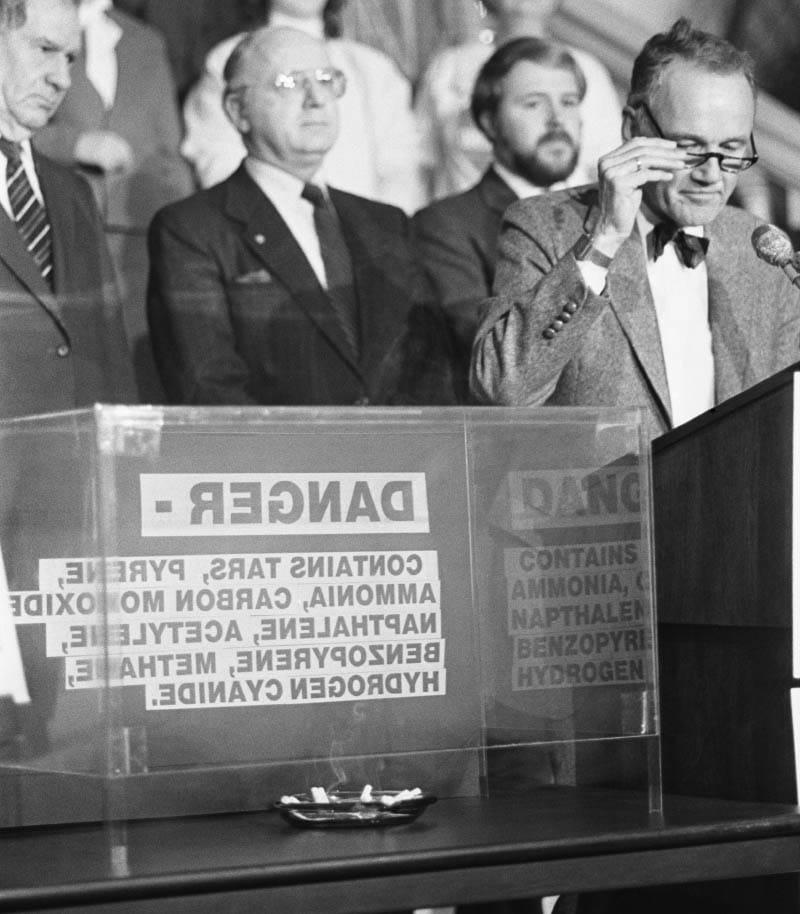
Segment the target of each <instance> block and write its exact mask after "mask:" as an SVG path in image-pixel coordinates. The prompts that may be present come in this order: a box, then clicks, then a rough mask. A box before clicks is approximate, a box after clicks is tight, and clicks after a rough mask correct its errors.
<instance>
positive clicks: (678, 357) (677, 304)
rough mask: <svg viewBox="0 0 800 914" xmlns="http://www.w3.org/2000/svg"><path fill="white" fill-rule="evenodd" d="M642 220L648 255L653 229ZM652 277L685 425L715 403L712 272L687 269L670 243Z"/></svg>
mask: <svg viewBox="0 0 800 914" xmlns="http://www.w3.org/2000/svg"><path fill="white" fill-rule="evenodd" d="M637 218H638V224H639V231H640V233H641V235H642V239H643V241H642V243H643V244H644V245H645V254H647V236H648V235H649V234H650V232H651V231H652V230H653V225H652V223H651V222H649V221H648V219H647V218H646V217H645V216H644V214H642V213H639V216H638V217H637ZM684 231H685V232H686V233H687V234H689V235H700V236H702V235H703V228H702V226H685V227H684ZM647 278H648V279H649V280H650V291H651V292H652V294H653V302H654V304H655V306H656V317H657V318H658V331H659V333H660V334H661V349H662V351H663V353H664V366H665V368H666V370H667V385H668V387H669V398H670V402H671V404H672V424H673V425H681V424H682V423H684V422H688V421H689V419H693V418H694V417H695V416H699V415H700V413H704V412H705V411H706V410H707V409H711V407H712V406H713V405H714V354H713V352H712V349H711V325H710V323H709V320H708V269H707V267H706V263H705V260H704V261H702V262H701V263H700V264H698V266H696V267H694V268H691V267H687V266H685V265H684V263H683V262H682V261H681V259H680V258H679V256H678V252H677V250H676V248H675V245H674V244H672V243H670V244H668V245H666V247H665V248H664V253H663V254H662V255H661V256H660V257H659V258H658V260H652V259H650V258H649V257H648V260H647Z"/></svg>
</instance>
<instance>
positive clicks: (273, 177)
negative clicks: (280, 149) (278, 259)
mask: <svg viewBox="0 0 800 914" xmlns="http://www.w3.org/2000/svg"><path fill="white" fill-rule="evenodd" d="M245 168H246V169H247V173H248V174H249V175H250V177H251V178H252V179H253V180H254V181H255V182H256V184H258V186H259V187H260V188H261V190H262V191H263V193H264V194H265V195H266V196H267V197H269V199H270V201H271V202H272V203H273V204H274V206H275V209H277V210H278V212H279V213H280V216H281V218H282V219H283V221H284V222H285V223H286V224H287V225H288V226H289V230H290V231H291V233H292V235H294V239H295V241H296V242H297V243H298V244H299V245H300V248H301V249H302V251H303V253H304V254H305V255H306V260H308V262H309V263H310V264H311V269H312V270H313V271H314V273H315V274H316V277H317V279H318V280H319V281H320V284H321V285H322V287H323V288H324V289H327V287H328V281H327V277H326V276H325V264H324V262H323V260H322V252H321V251H320V246H319V238H318V237H317V230H316V228H315V226H314V206H313V204H312V203H310V202H309V201H308V200H305V199H304V198H303V197H302V196H301V194H302V192H303V188H304V187H305V182H304V181H301V180H300V179H299V178H296V177H295V176H294V175H290V174H289V172H288V171H284V170H283V169H282V168H277V167H276V166H275V165H270V164H269V163H268V162H262V161H261V160H260V159H254V158H253V157H252V156H248V157H247V158H246V159H245ZM314 183H315V184H316V185H317V186H318V187H319V188H320V189H321V190H322V191H323V193H325V194H326V195H327V188H326V187H325V185H324V184H323V183H322V181H321V180H320V179H319V178H315V179H314Z"/></svg>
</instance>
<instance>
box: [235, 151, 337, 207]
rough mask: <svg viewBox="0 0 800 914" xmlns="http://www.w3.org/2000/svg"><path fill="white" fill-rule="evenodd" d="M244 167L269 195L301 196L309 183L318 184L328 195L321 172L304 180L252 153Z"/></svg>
mask: <svg viewBox="0 0 800 914" xmlns="http://www.w3.org/2000/svg"><path fill="white" fill-rule="evenodd" d="M244 167H245V168H246V169H247V173H248V174H249V175H250V177H251V178H252V179H253V180H254V181H255V182H256V184H258V186H259V187H260V188H261V189H262V190H263V191H264V193H265V194H267V196H271V195H272V194H273V193H278V194H280V195H281V196H285V197H299V196H300V194H301V193H302V191H303V187H305V185H306V184H307V183H314V184H316V185H317V187H319V188H320V189H321V190H322V191H323V192H324V193H325V195H326V196H327V194H328V189H327V187H326V186H325V182H324V181H323V180H322V177H321V175H320V174H319V173H317V174H316V175H314V177H313V178H311V179H310V181H303V180H302V178H298V177H297V176H296V175H293V174H291V173H290V172H288V171H284V169H282V168H279V167H278V166H277V165H273V164H272V163H271V162H265V161H264V160H263V159H257V158H255V156H251V155H249V156H247V158H246V159H245V162H244Z"/></svg>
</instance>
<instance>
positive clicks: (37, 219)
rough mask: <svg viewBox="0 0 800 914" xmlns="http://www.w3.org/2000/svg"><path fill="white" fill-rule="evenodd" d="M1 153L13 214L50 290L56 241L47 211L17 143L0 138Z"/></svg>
mask: <svg viewBox="0 0 800 914" xmlns="http://www.w3.org/2000/svg"><path fill="white" fill-rule="evenodd" d="M0 151H2V153H3V155H4V156H5V157H6V185H7V187H8V199H9V202H10V203H11V212H12V213H13V215H14V222H16V224H17V230H18V231H19V233H20V235H21V236H22V240H23V241H24V242H25V247H27V249H28V251H29V252H30V255H31V257H33V259H34V261H35V262H36V266H37V267H38V268H39V271H40V272H41V274H42V276H43V277H44V278H45V280H46V281H47V283H48V285H49V286H50V288H51V289H52V288H53V242H52V238H51V235H50V223H49V221H48V219H47V210H46V209H45V208H44V206H43V204H42V203H40V202H39V200H38V198H37V197H36V194H35V193H34V191H33V188H32V187H31V183H30V181H29V180H28V175H27V174H26V172H25V166H24V165H23V164H22V159H21V157H20V152H21V151H20V147H19V144H18V143H12V142H11V141H10V140H6V139H0Z"/></svg>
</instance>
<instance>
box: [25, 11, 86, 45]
mask: <svg viewBox="0 0 800 914" xmlns="http://www.w3.org/2000/svg"><path fill="white" fill-rule="evenodd" d="M16 31H18V32H19V33H20V34H22V35H24V36H25V37H26V38H28V39H31V38H32V39H43V40H46V41H47V42H48V43H50V44H51V45H53V46H55V47H59V48H63V49H64V50H65V51H69V52H73V53H77V52H78V51H79V50H80V46H81V27H80V21H79V19H78V9H77V7H76V5H75V4H74V3H73V2H72V0H27V4H26V18H25V24H24V25H23V26H22V27H21V28H20V29H17V30H16Z"/></svg>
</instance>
